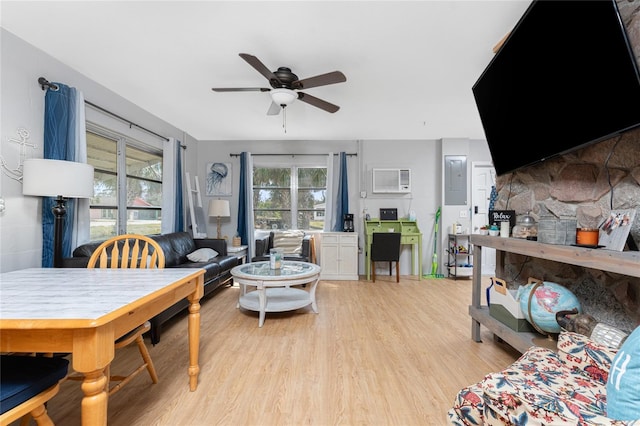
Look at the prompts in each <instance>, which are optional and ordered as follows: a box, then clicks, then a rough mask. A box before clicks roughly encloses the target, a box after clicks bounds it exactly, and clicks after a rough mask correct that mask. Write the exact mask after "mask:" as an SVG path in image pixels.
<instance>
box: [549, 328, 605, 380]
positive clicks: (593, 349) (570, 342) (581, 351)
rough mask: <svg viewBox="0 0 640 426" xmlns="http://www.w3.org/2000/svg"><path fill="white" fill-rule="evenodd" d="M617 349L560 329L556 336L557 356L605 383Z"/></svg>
mask: <svg viewBox="0 0 640 426" xmlns="http://www.w3.org/2000/svg"><path fill="white" fill-rule="evenodd" d="M616 353H617V349H614V348H609V347H607V346H605V345H602V344H600V343H597V342H594V341H593V340H591V339H589V338H588V337H587V336H585V335H583V334H580V333H574V332H571V331H565V330H562V332H560V336H558V357H559V358H560V361H562V362H563V363H564V364H565V365H566V366H567V367H569V368H571V369H573V370H576V371H579V372H580V373H581V374H584V375H586V376H589V377H591V378H592V379H593V380H595V381H597V382H600V383H602V385H605V384H606V383H607V378H608V371H609V370H610V368H611V365H613V358H614V357H615V356H616Z"/></svg>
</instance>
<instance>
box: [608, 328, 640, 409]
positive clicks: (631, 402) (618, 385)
mask: <svg viewBox="0 0 640 426" xmlns="http://www.w3.org/2000/svg"><path fill="white" fill-rule="evenodd" d="M607 417H609V418H611V419H615V420H638V419H640V327H636V329H635V330H634V331H633V333H631V334H630V335H629V337H627V340H625V341H624V343H623V344H622V346H621V347H620V350H619V351H618V353H617V355H616V356H615V358H614V359H613V362H612V363H611V370H610V371H609V380H608V381H607Z"/></svg>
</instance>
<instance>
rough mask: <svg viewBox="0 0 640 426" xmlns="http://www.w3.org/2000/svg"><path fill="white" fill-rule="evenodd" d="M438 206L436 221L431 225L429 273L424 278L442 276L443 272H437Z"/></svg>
mask: <svg viewBox="0 0 640 426" xmlns="http://www.w3.org/2000/svg"><path fill="white" fill-rule="evenodd" d="M440 209H441V208H440V207H438V211H437V212H436V223H435V225H434V226H433V259H432V260H431V273H430V274H428V275H425V276H424V277H425V278H444V274H439V273H438V223H439V222H440Z"/></svg>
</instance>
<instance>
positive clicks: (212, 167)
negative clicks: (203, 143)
mask: <svg viewBox="0 0 640 426" xmlns="http://www.w3.org/2000/svg"><path fill="white" fill-rule="evenodd" d="M206 183H207V195H213V196H215V195H231V183H232V179H231V163H209V164H207V182H206Z"/></svg>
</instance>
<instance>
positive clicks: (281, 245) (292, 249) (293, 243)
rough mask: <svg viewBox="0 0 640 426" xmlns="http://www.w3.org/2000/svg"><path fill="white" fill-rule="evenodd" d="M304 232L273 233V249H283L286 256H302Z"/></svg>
mask: <svg viewBox="0 0 640 426" xmlns="http://www.w3.org/2000/svg"><path fill="white" fill-rule="evenodd" d="M303 238H304V231H296V230H289V231H278V232H274V233H273V248H277V249H281V250H282V252H283V253H284V254H302V239H303Z"/></svg>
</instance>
